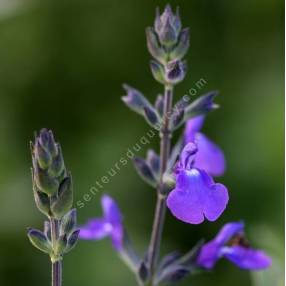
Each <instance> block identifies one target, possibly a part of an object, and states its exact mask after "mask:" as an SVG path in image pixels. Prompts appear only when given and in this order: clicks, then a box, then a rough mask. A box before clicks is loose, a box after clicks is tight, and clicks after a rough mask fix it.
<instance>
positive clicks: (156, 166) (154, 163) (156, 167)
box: [146, 149, 160, 178]
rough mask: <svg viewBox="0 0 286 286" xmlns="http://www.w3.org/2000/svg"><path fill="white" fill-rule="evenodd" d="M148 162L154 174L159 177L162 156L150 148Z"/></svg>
mask: <svg viewBox="0 0 286 286" xmlns="http://www.w3.org/2000/svg"><path fill="white" fill-rule="evenodd" d="M146 162H147V164H148V165H149V166H150V168H151V171H152V173H153V175H154V176H156V177H157V178H158V177H159V173H160V157H159V156H158V155H157V154H156V153H155V152H154V150H152V149H150V150H148V152H147V158H146Z"/></svg>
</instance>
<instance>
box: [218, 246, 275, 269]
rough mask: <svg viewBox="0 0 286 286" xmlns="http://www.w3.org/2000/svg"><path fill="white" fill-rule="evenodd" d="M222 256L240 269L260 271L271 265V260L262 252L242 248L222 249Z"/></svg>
mask: <svg viewBox="0 0 286 286" xmlns="http://www.w3.org/2000/svg"><path fill="white" fill-rule="evenodd" d="M222 254H223V256H224V257H226V258H227V259H228V260H230V261H231V262H232V263H234V264H235V265H237V266H238V267H240V268H242V269H249V270H261V269H265V268H267V267H269V266H270V265H271V258H270V257H269V256H267V255H266V254H265V253H264V252H263V251H261V250H256V249H253V248H246V247H242V246H233V247H224V248H223V249H222Z"/></svg>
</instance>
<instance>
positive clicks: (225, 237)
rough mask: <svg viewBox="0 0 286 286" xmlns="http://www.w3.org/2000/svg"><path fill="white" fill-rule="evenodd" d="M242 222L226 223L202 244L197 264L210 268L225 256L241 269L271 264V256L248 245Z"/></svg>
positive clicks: (262, 267) (259, 268)
mask: <svg viewBox="0 0 286 286" xmlns="http://www.w3.org/2000/svg"><path fill="white" fill-rule="evenodd" d="M243 230H244V224H243V223H241V222H232V223H227V224H226V225H225V226H224V227H223V228H222V229H221V230H220V232H219V233H218V234H217V236H216V237H215V238H214V239H213V240H211V241H210V242H208V243H206V244H205V245H203V247H202V249H201V251H200V254H199V256H198V258H197V264H198V265H199V266H201V267H203V268H206V269H212V268H213V267H214V266H215V264H216V262H217V261H218V260H219V259H220V258H222V257H225V258H227V259H228V260H230V261H231V262H232V263H234V264H235V265H237V266H238V267H240V268H242V269H249V270H261V269H264V268H267V267H269V266H270V265H271V258H270V257H269V256H267V255H266V254H265V253H264V252H263V251H261V250H256V249H253V248H251V247H250V246H249V244H248V242H247V241H246V239H245V236H244V232H243Z"/></svg>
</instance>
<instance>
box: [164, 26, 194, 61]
mask: <svg viewBox="0 0 286 286" xmlns="http://www.w3.org/2000/svg"><path fill="white" fill-rule="evenodd" d="M189 46H190V33H189V28H185V29H183V30H182V32H181V33H180V36H179V41H178V44H177V45H176V46H175V47H174V48H173V49H172V50H171V51H170V54H169V59H170V60H181V59H182V58H183V57H184V56H185V55H186V53H187V51H188V49H189Z"/></svg>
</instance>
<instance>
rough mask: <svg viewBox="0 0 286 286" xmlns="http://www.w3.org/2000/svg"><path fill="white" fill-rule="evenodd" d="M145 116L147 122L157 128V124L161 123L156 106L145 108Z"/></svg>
mask: <svg viewBox="0 0 286 286" xmlns="http://www.w3.org/2000/svg"><path fill="white" fill-rule="evenodd" d="M144 113H145V114H144V117H145V119H146V121H147V123H148V124H149V125H150V126H151V127H154V128H156V126H157V125H158V124H159V123H160V119H159V116H158V114H157V112H156V110H155V109H154V108H148V107H145V108H144Z"/></svg>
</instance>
